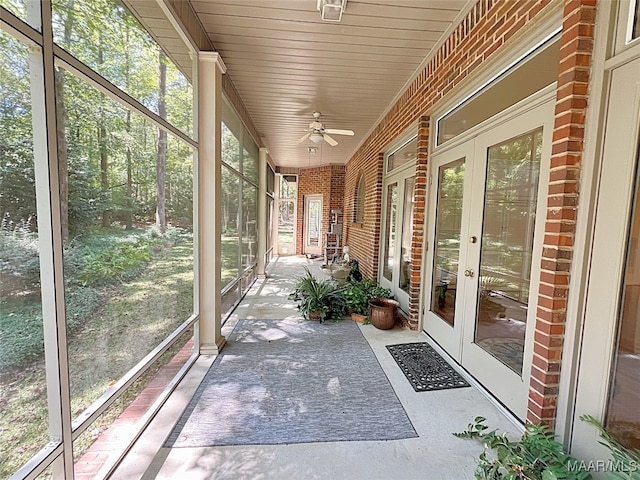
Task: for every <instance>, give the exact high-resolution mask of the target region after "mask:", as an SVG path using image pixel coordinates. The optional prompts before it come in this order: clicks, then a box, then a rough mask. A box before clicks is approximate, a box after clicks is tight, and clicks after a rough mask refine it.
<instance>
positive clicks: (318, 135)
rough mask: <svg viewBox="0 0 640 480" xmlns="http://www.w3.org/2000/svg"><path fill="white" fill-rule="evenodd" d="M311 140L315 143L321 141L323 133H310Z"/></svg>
mask: <svg viewBox="0 0 640 480" xmlns="http://www.w3.org/2000/svg"><path fill="white" fill-rule="evenodd" d="M309 140H311V141H312V142H313V143H320V142H321V141H322V134H321V133H312V134H311V135H309Z"/></svg>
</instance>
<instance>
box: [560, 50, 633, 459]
mask: <svg viewBox="0 0 640 480" xmlns="http://www.w3.org/2000/svg"><path fill="white" fill-rule="evenodd" d="M639 70H640V58H637V59H635V60H633V61H632V62H629V63H627V64H625V65H623V66H621V67H619V68H616V69H615V70H613V71H612V73H611V84H610V89H609V102H608V111H607V114H606V126H605V131H604V135H603V138H604V144H603V153H602V167H601V170H600V172H601V174H600V185H599V192H598V202H597V206H596V211H595V227H594V233H593V248H592V251H591V263H590V266H589V267H590V268H589V273H588V275H589V280H588V285H587V290H586V304H585V313H584V327H583V336H582V344H581V346H580V352H581V353H580V357H579V364H578V370H577V372H578V373H577V387H576V397H575V398H576V399H575V408H574V409H573V411H574V417H573V431H572V437H571V450H572V453H574V454H575V455H576V456H578V457H582V458H594V456H596V457H598V458H600V459H607V458H610V454H609V452H608V450H606V449H605V447H603V446H602V445H600V444H599V442H598V440H599V435H598V432H597V430H596V429H595V428H594V427H593V426H591V425H589V424H587V423H585V422H583V421H581V420H580V418H579V417H580V416H581V415H583V414H590V415H592V416H594V417H595V418H596V419H597V420H599V421H603V420H604V416H605V413H606V409H607V401H608V397H609V388H610V381H611V369H612V365H613V355H614V353H615V349H616V347H617V323H618V322H617V320H618V316H619V313H618V312H619V309H620V300H621V288H622V281H623V274H624V268H625V257H626V252H627V242H628V238H627V236H628V227H629V222H630V214H631V204H632V198H633V194H634V187H635V181H636V168H637V167H636V163H637V162H638V148H639V142H640V78H638V75H637V72H638V71H639ZM591 353H594V354H591Z"/></svg>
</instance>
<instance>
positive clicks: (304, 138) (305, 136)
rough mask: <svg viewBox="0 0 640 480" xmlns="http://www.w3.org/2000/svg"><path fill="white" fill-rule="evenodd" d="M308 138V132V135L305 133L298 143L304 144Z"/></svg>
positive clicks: (309, 134)
mask: <svg viewBox="0 0 640 480" xmlns="http://www.w3.org/2000/svg"><path fill="white" fill-rule="evenodd" d="M310 136H311V132H309V133H305V134H304V135H303V136H302V137H301V138H300V140H298V143H302V142H304V141H305V140H306V139H307V138H309V137H310Z"/></svg>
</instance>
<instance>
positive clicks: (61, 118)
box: [55, 68, 69, 244]
mask: <svg viewBox="0 0 640 480" xmlns="http://www.w3.org/2000/svg"><path fill="white" fill-rule="evenodd" d="M55 80H56V86H55V92H56V136H57V137H58V152H57V153H58V182H59V187H60V229H61V230H62V242H63V243H64V244H66V243H67V242H68V241H69V156H68V146H67V135H66V130H67V118H68V117H67V107H66V105H65V103H64V70H62V69H61V68H56V70H55Z"/></svg>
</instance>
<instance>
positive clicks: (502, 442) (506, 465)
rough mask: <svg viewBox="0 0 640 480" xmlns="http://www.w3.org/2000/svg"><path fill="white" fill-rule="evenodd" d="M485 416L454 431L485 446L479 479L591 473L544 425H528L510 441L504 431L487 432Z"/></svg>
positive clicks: (578, 477)
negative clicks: (517, 436) (520, 435)
mask: <svg viewBox="0 0 640 480" xmlns="http://www.w3.org/2000/svg"><path fill="white" fill-rule="evenodd" d="M485 420H486V419H485V418H484V417H476V418H475V419H474V421H473V422H472V423H470V424H469V426H468V427H467V430H465V431H464V432H461V433H454V435H455V436H456V437H459V438H472V439H476V440H479V441H480V442H482V444H483V445H484V450H483V451H482V453H481V454H480V457H479V460H478V467H477V468H476V471H475V477H476V478H477V479H479V480H484V479H487V480H490V479H502V480H517V479H520V478H524V479H529V480H560V479H565V480H586V479H590V478H592V477H591V474H590V473H589V472H587V471H584V470H580V469H578V468H577V466H578V465H579V464H580V463H579V462H578V460H576V459H575V458H573V457H572V456H571V455H569V454H567V453H566V452H565V451H564V447H563V445H562V444H561V443H560V442H558V441H557V440H555V439H554V436H553V433H552V432H550V431H549V430H548V428H547V427H545V426H544V425H534V424H527V425H526V432H525V433H524V435H523V436H522V438H521V439H520V440H519V441H511V440H509V439H508V438H507V435H506V434H505V433H503V434H498V433H497V431H496V430H491V431H487V430H488V427H487V426H486V425H485V424H484V422H485Z"/></svg>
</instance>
